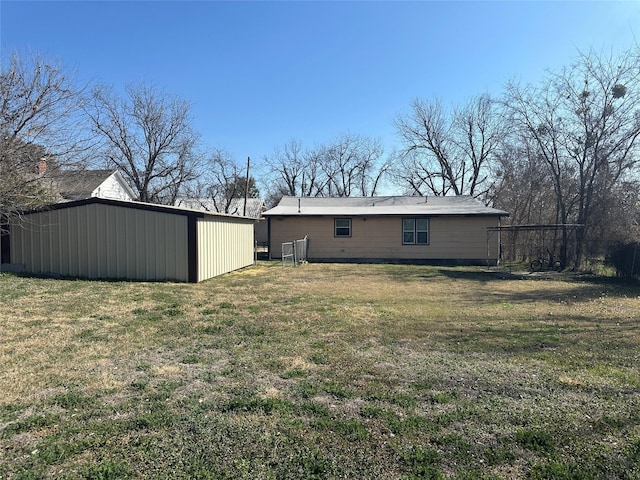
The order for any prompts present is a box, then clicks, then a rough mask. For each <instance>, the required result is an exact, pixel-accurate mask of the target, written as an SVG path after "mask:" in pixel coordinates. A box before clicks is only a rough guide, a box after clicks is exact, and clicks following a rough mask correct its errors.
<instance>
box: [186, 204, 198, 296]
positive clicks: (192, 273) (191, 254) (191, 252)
mask: <svg viewBox="0 0 640 480" xmlns="http://www.w3.org/2000/svg"><path fill="white" fill-rule="evenodd" d="M187 219H188V220H187V262H188V264H187V281H188V282H189V283H198V217H197V216H196V215H189V216H188V217H187Z"/></svg>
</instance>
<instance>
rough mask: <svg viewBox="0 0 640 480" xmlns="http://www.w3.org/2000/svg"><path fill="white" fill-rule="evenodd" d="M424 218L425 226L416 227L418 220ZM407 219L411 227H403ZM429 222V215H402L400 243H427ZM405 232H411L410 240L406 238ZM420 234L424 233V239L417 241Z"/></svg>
mask: <svg viewBox="0 0 640 480" xmlns="http://www.w3.org/2000/svg"><path fill="white" fill-rule="evenodd" d="M419 220H424V221H425V222H426V229H425V228H418V221H419ZM407 221H410V222H412V228H410V229H408V228H405V223H406V222H407ZM430 231H431V222H430V221H429V217H402V245H429V242H430V240H431V239H430V237H431V235H430ZM407 234H411V239H412V240H411V241H409V240H407V238H408V237H407ZM420 234H426V241H424V242H421V241H419V237H420Z"/></svg>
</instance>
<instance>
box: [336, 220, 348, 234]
mask: <svg viewBox="0 0 640 480" xmlns="http://www.w3.org/2000/svg"><path fill="white" fill-rule="evenodd" d="M334 235H335V236H336V237H350V236H351V219H350V218H336V219H334Z"/></svg>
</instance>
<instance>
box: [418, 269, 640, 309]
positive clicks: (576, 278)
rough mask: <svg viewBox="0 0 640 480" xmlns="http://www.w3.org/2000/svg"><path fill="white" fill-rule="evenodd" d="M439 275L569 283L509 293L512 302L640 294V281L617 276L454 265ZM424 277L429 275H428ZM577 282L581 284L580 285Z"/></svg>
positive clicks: (488, 280)
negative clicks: (517, 270)
mask: <svg viewBox="0 0 640 480" xmlns="http://www.w3.org/2000/svg"><path fill="white" fill-rule="evenodd" d="M437 275H438V276H442V277H445V278H448V279H451V280H465V281H471V282H478V283H481V284H487V283H491V282H504V281H506V280H509V281H518V280H528V281H531V282H534V283H537V282H540V283H546V282H549V281H556V282H559V283H564V284H566V285H567V288H566V289H564V288H557V289H554V290H549V289H548V288H540V289H537V288H531V289H529V290H528V291H526V292H514V293H513V294H508V295H505V297H507V298H505V299H508V300H512V301H527V300H536V301H539V300H552V301H554V300H558V299H561V298H562V297H563V296H564V295H569V296H570V297H571V299H572V300H574V301H576V300H577V301H584V300H593V299H597V298H600V297H602V296H610V297H621V298H629V297H631V298H634V297H640V283H638V282H633V281H626V280H623V279H619V278H614V277H599V276H595V275H580V274H572V273H559V274H558V273H549V272H543V274H541V275H533V274H532V275H530V274H522V273H509V272H503V271H486V270H462V269H453V268H452V269H445V268H441V269H438V270H437ZM424 278H428V277H427V276H425V277H424ZM431 278H433V276H431ZM576 285H578V287H577V288H576Z"/></svg>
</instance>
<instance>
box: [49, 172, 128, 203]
mask: <svg viewBox="0 0 640 480" xmlns="http://www.w3.org/2000/svg"><path fill="white" fill-rule="evenodd" d="M112 175H115V177H116V179H117V180H118V181H119V182H120V184H121V185H122V186H123V188H125V189H126V190H127V192H128V193H129V196H130V197H131V198H134V197H135V193H134V192H133V190H131V187H130V186H129V185H128V184H127V182H126V181H125V180H124V178H123V177H122V175H121V174H120V172H119V171H118V170H58V171H57V172H55V173H53V174H52V175H51V179H52V180H53V181H55V184H56V187H57V190H58V193H59V194H60V196H61V197H62V198H63V199H65V200H80V199H83V198H89V197H91V196H92V194H93V192H94V191H95V190H96V189H97V188H98V187H100V186H101V185H102V184H103V183H104V182H105V181H106V180H107V179H108V178H109V177H111V176H112Z"/></svg>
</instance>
